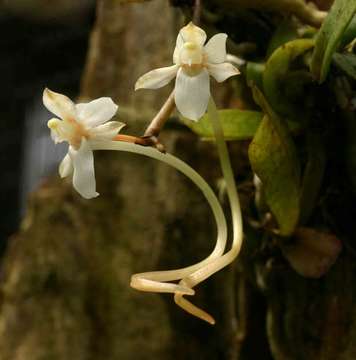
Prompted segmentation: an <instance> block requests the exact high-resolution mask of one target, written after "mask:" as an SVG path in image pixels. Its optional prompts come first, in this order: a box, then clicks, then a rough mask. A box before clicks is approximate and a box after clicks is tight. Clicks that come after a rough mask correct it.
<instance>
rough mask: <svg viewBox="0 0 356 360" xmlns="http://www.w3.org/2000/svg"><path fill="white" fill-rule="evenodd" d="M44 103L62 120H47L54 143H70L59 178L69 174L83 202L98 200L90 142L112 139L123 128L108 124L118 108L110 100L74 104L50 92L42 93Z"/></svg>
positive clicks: (118, 123) (66, 98) (104, 98)
mask: <svg viewBox="0 0 356 360" xmlns="http://www.w3.org/2000/svg"><path fill="white" fill-rule="evenodd" d="M43 104H44V105H45V106H46V108H47V109H48V110H49V111H50V112H52V113H53V114H55V115H56V116H58V117H59V118H60V119H62V120H60V119H58V118H54V119H51V120H49V121H48V127H49V128H50V129H51V137H52V139H53V141H54V142H55V143H56V144H57V143H60V142H63V141H66V142H68V144H69V149H68V154H67V155H66V156H65V157H64V159H63V160H62V162H61V164H60V165H59V174H60V176H61V177H62V178H64V177H66V176H69V175H72V176H73V186H74V188H75V189H76V190H77V191H78V192H79V194H80V195H81V196H83V197H84V198H85V199H91V198H94V197H97V196H98V195H99V194H98V193H97V192H96V181H95V172H94V156H93V151H92V148H91V142H92V141H93V140H112V139H113V138H114V137H115V136H116V134H117V133H118V132H119V131H120V130H121V128H122V127H123V126H124V125H125V124H123V123H121V122H118V121H108V120H110V119H111V118H112V117H113V116H114V115H115V113H116V111H117V109H118V106H117V105H116V104H115V103H114V102H113V101H112V100H111V98H109V97H102V98H99V99H96V100H93V101H91V102H89V103H85V104H74V103H73V102H72V101H71V100H70V99H69V98H68V97H66V96H64V95H62V94H58V93H55V92H53V91H51V90H49V89H45V90H44V92H43Z"/></svg>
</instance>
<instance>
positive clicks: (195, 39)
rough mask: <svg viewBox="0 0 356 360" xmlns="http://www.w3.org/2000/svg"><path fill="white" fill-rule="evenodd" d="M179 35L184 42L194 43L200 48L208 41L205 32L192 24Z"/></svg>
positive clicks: (185, 27)
mask: <svg viewBox="0 0 356 360" xmlns="http://www.w3.org/2000/svg"><path fill="white" fill-rule="evenodd" d="M179 34H180V35H181V36H182V38H183V40H184V42H192V43H194V44H196V45H199V46H203V45H204V43H205V40H206V33H205V31H204V30H203V29H201V28H200V27H198V26H195V25H194V24H193V23H192V22H190V23H189V24H188V25H186V26H184V27H183V28H182V29H181V30H180V32H179Z"/></svg>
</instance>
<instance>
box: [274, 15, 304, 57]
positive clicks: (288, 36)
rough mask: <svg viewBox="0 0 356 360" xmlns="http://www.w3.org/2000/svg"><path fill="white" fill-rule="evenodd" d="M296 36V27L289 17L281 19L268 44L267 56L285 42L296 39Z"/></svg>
mask: <svg viewBox="0 0 356 360" xmlns="http://www.w3.org/2000/svg"><path fill="white" fill-rule="evenodd" d="M297 36H298V34H297V29H296V26H295V25H294V23H292V22H291V21H290V19H286V20H284V21H282V23H281V24H280V25H279V26H278V27H277V29H276V31H275V32H274V34H273V35H272V38H271V40H270V42H269V44H268V49H267V57H269V56H270V55H271V54H272V53H273V52H274V51H275V50H276V49H277V48H279V47H280V46H282V45H283V44H285V43H286V42H288V41H291V40H294V39H296V38H297Z"/></svg>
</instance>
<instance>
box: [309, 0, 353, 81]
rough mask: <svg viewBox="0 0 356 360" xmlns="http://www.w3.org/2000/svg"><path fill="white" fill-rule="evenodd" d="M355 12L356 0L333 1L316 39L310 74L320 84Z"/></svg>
mask: <svg viewBox="0 0 356 360" xmlns="http://www.w3.org/2000/svg"><path fill="white" fill-rule="evenodd" d="M355 11H356V0H335V2H334V4H333V6H332V7H331V9H330V11H329V14H328V16H327V17H326V19H325V20H324V23H323V25H322V27H321V28H320V30H319V32H318V35H317V37H316V43H315V48H314V52H313V57H312V62H311V72H312V74H313V76H314V77H315V79H316V80H318V81H319V82H320V83H322V82H323V81H324V80H325V78H326V76H327V74H328V72H329V68H330V63H331V59H332V56H333V54H334V52H335V51H336V49H337V48H338V46H339V45H340V42H341V40H342V36H343V34H344V32H345V30H346V28H347V26H348V24H349V23H350V21H351V19H352V17H353V15H354V14H355Z"/></svg>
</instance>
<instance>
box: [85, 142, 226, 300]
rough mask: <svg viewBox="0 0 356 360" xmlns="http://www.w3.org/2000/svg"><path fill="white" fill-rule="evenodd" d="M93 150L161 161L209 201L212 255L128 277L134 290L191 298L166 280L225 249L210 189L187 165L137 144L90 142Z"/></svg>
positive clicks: (185, 273)
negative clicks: (213, 236) (213, 227)
mask: <svg viewBox="0 0 356 360" xmlns="http://www.w3.org/2000/svg"><path fill="white" fill-rule="evenodd" d="M91 147H92V149H93V150H116V151H126V152H130V153H135V154H140V155H144V156H147V157H150V158H153V159H156V160H159V161H162V162H164V163H166V164H168V165H170V166H172V167H174V168H175V169H177V170H178V171H180V172H181V173H183V174H184V175H186V176H187V177H189V178H190V179H191V180H192V182H193V183H194V184H195V185H196V186H198V188H199V189H200V190H201V191H202V193H203V194H204V196H205V198H206V200H207V201H208V203H209V205H210V207H211V209H212V212H213V215H214V218H215V221H216V224H217V240H216V245H215V248H214V250H213V251H212V253H211V254H210V255H209V256H208V257H207V258H206V259H204V260H202V261H200V262H199V263H197V264H195V265H192V266H188V267H185V268H181V269H177V270H168V271H154V272H146V273H140V274H135V275H133V276H132V278H131V286H132V287H133V288H135V289H138V290H141V291H154V292H172V293H177V292H178V293H183V294H186V295H193V294H194V291H193V290H192V289H190V288H188V287H186V286H183V285H177V284H174V283H165V281H171V280H180V279H182V278H184V277H186V276H188V275H189V274H191V273H192V272H194V271H196V270H198V269H200V268H201V267H202V266H204V265H205V264H207V263H208V262H209V261H210V260H211V259H213V258H216V257H219V256H221V255H222V254H223V252H224V250H225V246H226V239H227V225H226V219H225V215H224V212H223V210H222V208H221V205H220V203H219V201H218V199H217V197H216V195H215V193H214V192H213V190H212V189H211V187H210V186H209V185H208V183H207V182H206V181H205V180H204V179H203V178H202V177H201V176H200V175H199V174H198V173H197V172H196V171H195V170H194V169H193V168H191V167H190V166H189V165H188V164H186V163H185V162H183V161H182V160H180V159H178V158H176V157H175V156H173V155H170V154H166V153H161V152H159V151H158V150H156V149H154V148H151V147H145V146H140V145H136V144H134V143H129V142H121V141H100V142H99V141H93V142H92V143H91Z"/></svg>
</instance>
